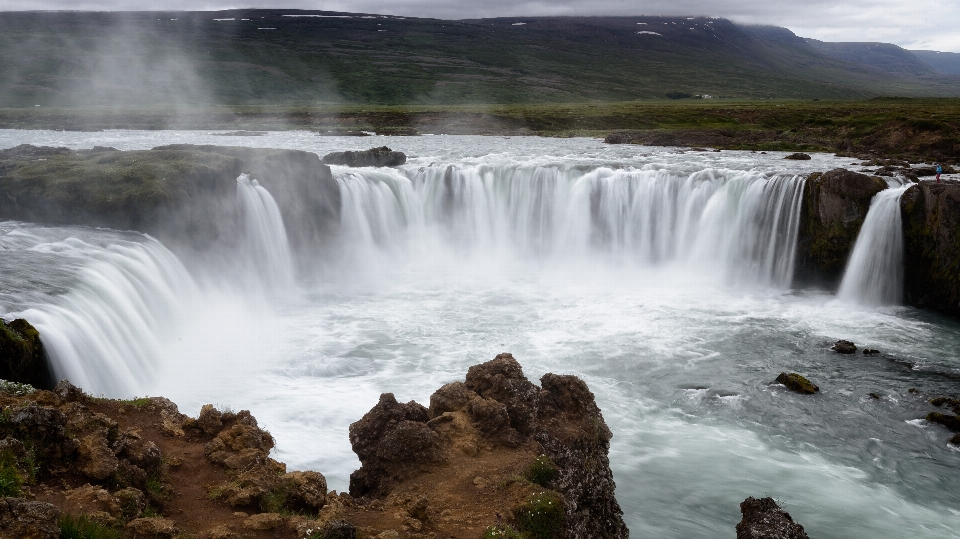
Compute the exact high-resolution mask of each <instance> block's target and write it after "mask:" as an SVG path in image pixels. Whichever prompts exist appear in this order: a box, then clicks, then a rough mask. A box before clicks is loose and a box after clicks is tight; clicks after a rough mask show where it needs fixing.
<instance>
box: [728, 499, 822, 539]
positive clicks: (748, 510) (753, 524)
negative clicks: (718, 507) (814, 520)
mask: <svg viewBox="0 0 960 539" xmlns="http://www.w3.org/2000/svg"><path fill="white" fill-rule="evenodd" d="M740 512H741V513H742V514H743V520H741V521H740V523H739V524H737V539H809V537H807V533H806V532H805V531H804V530H803V526H801V525H800V524H797V523H796V522H794V521H793V518H792V517H791V516H790V513H787V512H786V511H784V510H783V509H781V508H780V506H779V505H777V502H775V501H773V498H761V499H759V500H758V499H756V498H754V497H750V498H747V499H746V500H744V501H743V502H742V503H741V504H740Z"/></svg>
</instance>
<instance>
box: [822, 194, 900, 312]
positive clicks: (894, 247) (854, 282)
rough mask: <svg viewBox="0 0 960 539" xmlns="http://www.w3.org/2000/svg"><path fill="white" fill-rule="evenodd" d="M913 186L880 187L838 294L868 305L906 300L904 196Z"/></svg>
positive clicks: (890, 303) (840, 296)
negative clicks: (901, 213) (902, 216)
mask: <svg viewBox="0 0 960 539" xmlns="http://www.w3.org/2000/svg"><path fill="white" fill-rule="evenodd" d="M909 187H910V186H909V185H905V186H902V187H896V188H890V189H885V190H883V191H880V192H879V193H877V194H876V195H874V197H873V200H871V201H870V210H869V211H868V212H867V217H866V218H865V219H864V221H863V226H862V227H861V228H860V234H859V235H858V236H857V241H856V244H855V245H854V247H853V252H852V253H851V254H850V260H849V261H848V262H847V268H846V270H845V271H844V273H843V281H842V282H841V283H840V290H839V291H838V292H837V297H839V298H840V299H842V300H845V301H849V302H853V303H858V304H860V305H864V306H867V307H879V306H882V305H896V304H898V303H900V302H901V301H902V300H903V225H902V223H901V217H900V197H901V196H902V195H903V193H904V191H906V190H907V189H908V188H909Z"/></svg>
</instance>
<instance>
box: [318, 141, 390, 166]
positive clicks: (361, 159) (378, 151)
mask: <svg viewBox="0 0 960 539" xmlns="http://www.w3.org/2000/svg"><path fill="white" fill-rule="evenodd" d="M323 162H324V163H326V164H328V165H343V166H347V167H398V166H400V165H402V164H404V163H406V162H407V156H406V154H404V153H403V152H395V151H393V150H391V149H390V148H388V147H386V146H381V147H379V148H370V149H369V150H365V151H362V152H333V153H328V154H327V155H325V156H323Z"/></svg>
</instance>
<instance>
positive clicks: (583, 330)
mask: <svg viewBox="0 0 960 539" xmlns="http://www.w3.org/2000/svg"><path fill="white" fill-rule="evenodd" d="M171 142H180V143H182V142H193V143H205V144H225V143H234V144H256V145H259V146H266V147H287V148H299V149H305V150H309V151H315V152H317V153H319V154H321V155H323V154H324V153H326V152H328V151H334V150H345V149H363V148H366V147H370V146H380V145H383V144H387V145H389V146H390V147H392V148H394V149H398V150H401V151H404V152H406V153H407V154H408V155H409V156H410V160H409V161H408V163H407V164H406V165H404V166H403V167H399V168H397V169H373V168H365V169H352V168H346V167H334V169H333V170H334V176H335V178H336V180H337V182H338V184H339V185H340V187H341V193H342V195H343V217H342V223H341V231H340V234H341V237H340V240H341V241H340V242H339V244H338V245H335V246H331V247H330V249H329V251H328V252H325V253H323V254H322V257H321V259H320V260H315V261H312V264H307V265H298V266H297V267H301V268H304V267H308V268H311V269H310V270H308V271H306V270H301V272H300V274H299V275H296V276H294V277H291V278H290V280H288V281H284V280H283V279H281V280H279V281H278V280H275V279H274V277H276V276H278V275H280V276H283V275H287V274H286V273H285V272H286V271H288V270H287V269H284V268H293V267H294V266H293V265H292V264H288V262H286V261H285V260H289V251H286V252H287V253H288V255H286V256H287V258H284V255H282V253H275V252H272V251H268V249H273V248H275V247H278V246H280V247H282V246H284V245H285V244H284V243H283V242H281V241H280V240H279V238H282V237H283V234H284V232H283V225H284V222H285V223H286V226H287V227H289V226H295V223H296V218H295V216H287V215H284V216H283V219H284V220H283V221H279V222H278V221H277V220H276V219H275V218H273V217H271V210H270V204H269V202H272V199H269V198H268V196H269V193H265V191H261V190H258V189H256V186H254V184H253V179H247V181H243V179H242V178H241V181H240V182H239V183H238V196H240V197H245V196H248V195H250V197H249V202H250V204H247V202H244V203H243V204H244V206H243V207H244V209H245V212H246V213H245V216H246V217H245V219H247V220H246V221H245V223H246V224H245V225H244V226H245V227H246V229H245V234H246V238H247V240H248V241H249V243H247V244H246V245H245V246H243V247H242V248H241V249H240V250H239V251H236V252H231V251H225V252H224V253H223V254H222V255H218V256H221V258H223V260H220V261H219V262H217V261H215V260H214V261H211V258H210V257H204V258H203V259H202V260H199V259H196V258H194V257H191V256H189V255H188V254H187V252H186V251H182V250H181V249H179V248H178V247H177V246H174V245H170V246H164V245H161V244H160V243H159V242H157V241H155V240H153V239H151V238H148V237H145V236H143V235H140V234H134V233H125V232H117V231H109V230H92V229H86V228H76V227H43V226H38V225H33V224H28V223H15V222H3V223H0V314H2V315H3V316H4V317H5V318H9V317H10V316H19V315H23V316H25V317H26V318H28V319H29V320H31V321H32V322H33V323H34V324H36V325H37V326H38V327H39V328H40V331H41V332H42V334H43V335H44V342H45V343H47V344H48V346H50V348H51V353H52V354H53V355H54V356H55V359H56V362H57V369H58V373H60V374H63V375H66V376H69V377H70V378H71V379H72V380H74V381H75V382H77V383H78V385H81V386H83V387H85V388H86V389H87V390H91V391H94V392H103V393H106V394H108V395H111V396H117V397H130V396H133V395H142V394H146V393H149V394H159V395H164V396H168V397H170V398H172V399H173V400H175V401H176V402H177V403H178V404H179V405H180V406H181V409H182V410H183V411H185V412H187V413H194V414H195V413H197V412H198V411H199V408H200V406H201V405H202V404H204V403H206V402H212V403H215V404H218V405H221V406H224V405H227V406H231V407H232V408H233V409H241V408H249V409H250V410H252V411H253V413H254V414H255V415H256V416H257V418H258V419H259V420H260V422H261V424H262V425H264V426H265V427H266V428H268V429H269V430H270V431H271V432H272V433H273V434H274V435H275V437H276V438H277V440H278V448H277V458H279V459H280V460H283V461H285V462H288V463H289V464H290V465H291V468H301V469H302V468H310V469H316V470H319V471H321V472H323V473H324V474H325V475H326V476H327V478H328V480H329V481H330V483H331V486H332V488H337V489H345V488H346V485H347V477H348V475H349V473H350V472H351V471H352V470H354V469H356V467H357V466H358V465H359V463H358V462H357V461H356V458H355V456H354V455H353V453H352V452H351V451H350V446H349V442H348V439H347V427H348V425H349V424H350V423H351V422H353V421H356V420H357V419H359V418H360V417H361V416H362V415H363V414H364V413H365V412H366V411H367V410H369V409H370V408H371V407H372V406H373V405H374V404H375V403H376V402H377V397H378V396H379V394H380V393H381V392H388V391H389V392H393V393H395V394H396V395H397V398H398V399H399V400H401V401H406V400H410V399H415V400H417V401H419V402H422V403H426V402H428V399H429V395H430V393H431V392H433V391H434V390H435V389H436V388H438V387H440V385H442V384H443V383H445V382H449V381H452V380H456V379H462V378H463V376H464V374H465V372H466V369H467V367H469V366H470V365H472V364H476V363H478V362H481V361H485V360H488V359H490V358H492V357H493V356H494V355H496V354H497V353H498V352H501V351H510V352H512V353H513V354H514V356H515V357H517V358H518V359H519V360H520V362H521V363H522V364H523V366H524V369H525V372H526V373H527V375H528V376H529V377H530V378H531V379H534V380H535V379H537V378H539V377H540V376H541V375H542V374H543V373H546V372H557V373H573V374H577V375H579V376H581V377H582V378H584V379H585V380H586V381H587V382H588V383H589V385H590V387H591V389H592V390H593V391H594V393H595V394H596V396H597V401H598V404H599V405H600V407H601V409H602V410H603V413H604V417H605V418H606V420H607V422H608V423H609V425H610V427H611V429H612V430H613V432H614V439H613V442H612V444H613V445H612V449H611V465H612V467H613V471H614V478H615V479H616V481H617V496H618V499H619V501H620V503H621V505H622V506H623V508H624V511H625V519H626V521H627V524H628V526H629V527H630V529H631V533H632V535H633V536H634V537H649V536H662V537H676V538H687V537H703V538H713V537H718V536H729V537H732V536H733V535H734V531H733V528H734V525H735V524H736V522H737V521H738V520H739V519H740V515H739V508H738V504H739V502H740V501H742V500H743V499H744V498H745V497H747V496H764V495H770V496H774V497H776V498H778V499H779V500H781V501H782V502H783V504H784V505H785V507H786V508H787V510H788V511H790V513H791V514H792V515H793V516H794V518H795V519H796V520H798V521H799V522H801V523H802V524H803V525H804V527H805V528H806V529H807V530H808V532H809V533H810V535H811V537H844V538H848V537H849V538H857V537H863V538H866V537H890V538H894V537H897V538H899V537H931V538H933V537H937V538H940V537H960V532H958V531H957V527H956V522H957V521H958V518H960V512H958V507H960V495H958V492H957V490H956V489H955V488H954V486H953V485H954V483H955V480H954V478H955V476H956V472H957V469H958V465H960V452H958V451H956V450H954V449H951V448H950V447H948V446H947V445H946V439H947V438H948V437H949V436H948V433H947V432H946V431H945V430H943V429H941V428H940V427H937V426H934V425H929V424H927V423H926V422H924V421H922V420H918V418H920V417H923V415H924V414H925V412H926V410H927V406H926V405H925V404H924V403H923V397H922V396H917V395H915V394H912V393H909V392H908V391H907V390H908V389H909V388H912V387H916V388H918V389H920V390H921V392H923V393H924V394H931V395H932V394H942V393H948V394H955V393H956V380H957V379H958V376H960V358H958V352H957V350H960V327H958V325H957V324H956V323H955V322H954V321H951V320H946V319H942V318H939V317H937V316H935V315H932V314H930V313H925V312H921V311H917V310H913V309H908V308H903V307H896V306H889V305H887V306H885V307H883V308H881V309H874V308H871V307H870V306H869V305H865V304H864V302H863V301H857V302H852V303H851V302H848V301H843V300H838V299H837V298H835V297H834V296H832V295H831V294H828V293H825V292H820V291H816V290H796V289H792V288H791V277H792V273H793V256H794V251H795V249H794V246H795V241H796V235H797V219H798V212H799V202H800V198H799V197H800V192H801V191H802V187H803V174H804V173H806V172H810V171H814V170H828V169H831V168H835V167H837V166H844V165H849V164H850V163H847V162H845V160H841V159H837V158H833V157H828V156H823V155H816V156H815V157H814V159H813V160H812V161H809V162H800V163H798V162H793V161H784V160H782V154H776V155H774V154H771V155H762V154H755V153H750V152H722V153H712V152H686V153H682V152H679V151H677V150H671V149H662V148H661V149H652V148H638V147H629V146H607V145H603V144H602V143H600V142H599V141H595V140H590V139H570V140H555V139H538V138H510V139H505V138H494V137H446V136H443V137H409V138H395V139H387V140H382V138H378V139H377V140H376V141H372V142H371V141H370V139H353V138H351V139H346V138H321V137H316V136H315V135H311V134H308V133H297V132H290V133H271V134H269V135H267V136H265V137H258V138H244V139H242V140H237V139H233V138H229V137H218V136H212V135H209V134H206V133H198V132H104V133H53V132H42V131H31V132H23V131H0V147H7V146H13V145H15V144H19V143H33V144H48V145H62V146H70V147H75V148H84V147H92V146H94V145H107V146H114V147H118V148H121V149H134V148H149V147H152V146H157V145H161V144H167V143H171ZM260 189H262V188H260ZM253 195H256V197H257V198H254V196H253ZM242 200H246V199H242ZM257 201H259V202H260V203H259V204H254V202H257ZM878 204H879V199H878V200H877V201H875V203H874V206H877V205H878ZM273 207H274V208H275V207H276V206H275V204H274V205H273ZM250 212H253V213H250ZM873 214H874V209H872V210H871V217H873ZM877 215H878V216H879V213H878V214H877ZM877 219H880V217H877ZM864 228H865V229H866V228H867V227H866V226H865V227H864ZM858 249H859V244H858ZM264 257H266V258H269V259H270V260H269V261H264V260H260V258H264ZM250 259H253V260H254V263H253V264H252V265H251V264H248V263H247V262H248V261H249V260H250ZM261 264H270V265H271V266H265V265H261ZM275 264H279V265H275ZM867 266H869V264H867ZM289 272H290V275H293V272H294V270H292V269H289ZM867 280H868V281H869V279H867ZM868 303H869V302H868ZM877 303H884V304H887V303H889V302H887V301H885V300H884V301H881V302H877ZM840 338H843V339H848V340H852V341H854V342H856V343H858V344H860V345H864V346H869V347H871V348H877V349H880V350H881V351H882V352H883V355H882V356H881V357H880V358H871V359H867V358H864V357H863V356H854V357H849V356H839V355H836V354H834V353H832V352H830V351H829V350H828V347H829V344H830V343H832V342H833V341H835V340H837V339H840ZM782 371H792V372H799V373H802V374H804V375H806V376H807V377H809V378H810V379H811V380H813V381H814V382H815V383H817V384H818V385H819V386H820V387H821V390H822V392H821V393H820V394H819V395H815V396H799V395H795V394H793V393H790V392H788V391H785V390H784V389H783V388H782V387H781V386H777V385H771V384H770V382H771V381H772V380H773V379H774V378H775V377H776V376H777V374H778V373H780V372H782ZM870 393H874V394H875V395H877V396H878V397H879V398H873V397H871V396H870V395H869V394H870Z"/></svg>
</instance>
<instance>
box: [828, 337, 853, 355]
mask: <svg viewBox="0 0 960 539" xmlns="http://www.w3.org/2000/svg"><path fill="white" fill-rule="evenodd" d="M830 349H831V350H833V351H834V352H837V353H840V354H855V353H856V352H857V345H855V344H853V343H852V342H850V341H844V340H842V339H841V340H839V341H837V342H835V343H834V344H833V346H831V347H830Z"/></svg>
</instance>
